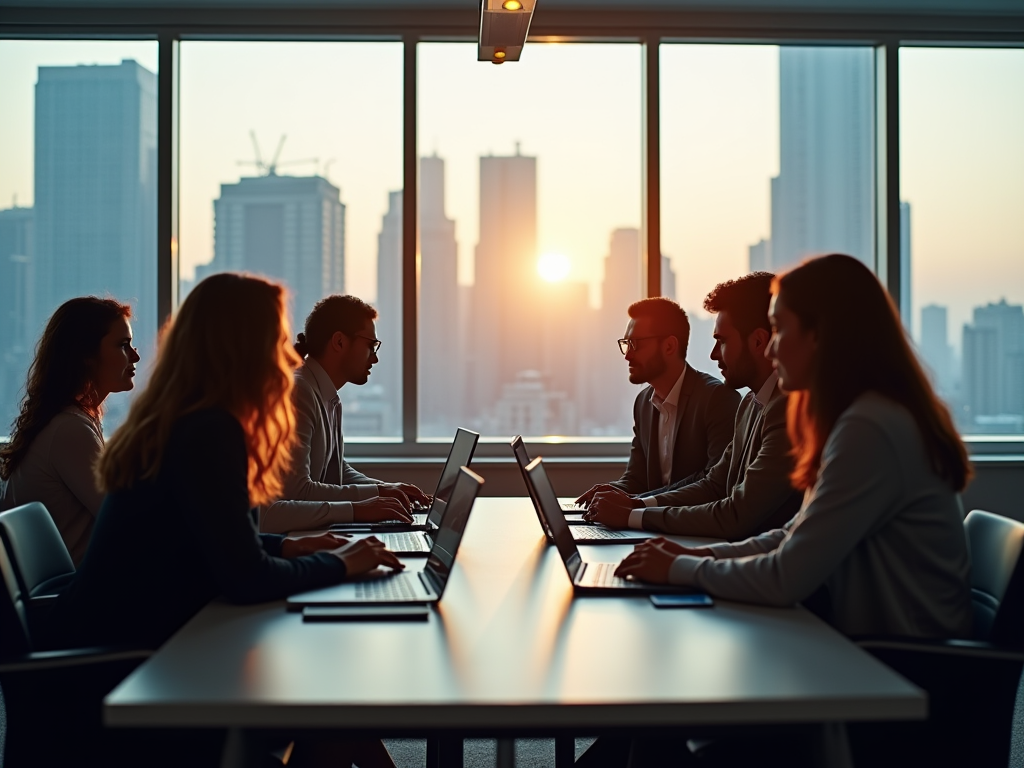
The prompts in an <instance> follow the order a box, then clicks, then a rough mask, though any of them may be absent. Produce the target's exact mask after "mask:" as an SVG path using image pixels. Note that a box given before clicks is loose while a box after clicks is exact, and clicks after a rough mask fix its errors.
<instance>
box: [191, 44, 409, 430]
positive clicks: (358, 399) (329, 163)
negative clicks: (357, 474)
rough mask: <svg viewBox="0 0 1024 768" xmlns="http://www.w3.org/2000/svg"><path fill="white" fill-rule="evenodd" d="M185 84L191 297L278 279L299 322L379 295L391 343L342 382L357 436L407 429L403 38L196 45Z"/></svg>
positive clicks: (381, 328)
mask: <svg viewBox="0 0 1024 768" xmlns="http://www.w3.org/2000/svg"><path fill="white" fill-rule="evenodd" d="M180 91H181V97H180V98H181V171H180V179H181V204H180V248H179V254H180V264H181V291H180V295H181V296H184V295H185V294H187V292H188V290H190V288H191V286H192V285H194V284H195V281H196V280H199V279H201V278H202V277H204V276H205V275H208V274H211V273H213V272H220V271H225V270H246V271H249V272H255V273H259V274H263V275H267V276H269V277H272V278H275V279H278V280H282V281H284V282H285V283H286V284H287V285H288V287H289V289H290V290H291V294H292V302H293V311H292V321H293V322H292V324H293V327H294V329H295V331H296V332H297V331H299V330H301V328H302V325H303V324H304V322H305V319H306V316H307V315H308V314H309V312H310V310H311V309H312V308H313V304H314V303H315V302H316V301H318V300H319V299H321V298H323V297H324V296H327V295H330V294H333V293H351V294H354V295H356V296H359V297H360V298H362V299H365V300H367V301H369V302H371V303H373V304H374V305H375V306H376V307H377V308H378V310H379V312H380V317H379V319H378V320H377V335H378V338H380V339H382V340H383V341H384V344H383V346H382V347H381V350H380V353H379V357H380V362H379V363H378V364H377V365H376V366H374V368H373V371H372V373H371V376H370V380H369V382H368V383H367V384H365V385H363V386H361V387H357V386H354V385H350V386H346V387H343V388H342V390H341V396H342V402H343V403H344V419H345V424H344V429H345V436H346V439H349V438H353V437H360V436H362V437H395V436H398V435H400V434H401V419H402V413H401V402H402V400H401V383H402V370H401V356H402V337H401V264H400V258H401V220H402V214H401V202H402V196H401V185H402V44H401V43H361V42H360V43H320V42H317V43H283V42H273V43H268V42H262V43H257V42H206V41H203V42H199V41H195V42H185V43H182V45H181V88H180Z"/></svg>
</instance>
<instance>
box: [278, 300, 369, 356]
mask: <svg viewBox="0 0 1024 768" xmlns="http://www.w3.org/2000/svg"><path fill="white" fill-rule="evenodd" d="M376 319H377V310H376V309H374V308H373V307H372V306H370V305H369V304H367V303H366V302H365V301H363V300H362V299H360V298H358V297H356V296H347V295H346V296H342V295H340V294H334V295H333V296H328V297H327V298H325V299H320V301H318V302H317V303H316V305H315V306H314V307H313V311H312V312H310V313H309V317H307V318H306V329H305V333H300V334H299V338H298V340H297V342H296V344H295V351H296V352H298V353H299V355H301V356H303V357H305V356H306V355H307V354H311V355H319V354H320V353H322V352H323V351H324V350H325V349H326V348H327V344H328V342H329V341H330V340H331V337H332V336H334V334H335V332H336V331H341V332H342V333H344V334H345V335H347V336H352V335H354V334H356V333H359V331H361V330H362V329H363V326H365V325H366V324H367V323H368V322H371V321H373V320H376Z"/></svg>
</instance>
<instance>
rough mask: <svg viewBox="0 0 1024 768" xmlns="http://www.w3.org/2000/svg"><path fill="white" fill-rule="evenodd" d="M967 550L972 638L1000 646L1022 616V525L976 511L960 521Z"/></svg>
mask: <svg viewBox="0 0 1024 768" xmlns="http://www.w3.org/2000/svg"><path fill="white" fill-rule="evenodd" d="M964 529H965V530H966V533H967V542H968V545H969V546H970V549H971V599H972V602H973V603H974V634H975V637H977V638H978V639H979V640H989V641H992V642H997V643H1000V644H1004V643H1005V642H1007V641H1008V640H1010V639H1011V638H1009V637H1008V633H1011V634H1012V632H1013V631H1014V630H1013V629H1012V628H1013V627H1015V626H1016V625H1017V624H1019V623H1020V620H1019V619H1017V618H1016V616H1015V615H1013V616H1011V614H1020V613H1021V612H1024V591H1022V590H1021V586H1024V585H1022V584H1020V582H1021V581H1022V578H1024V563H1022V558H1021V550H1022V549H1024V523H1020V522H1018V521H1016V520H1011V519H1010V518H1008V517H1003V516H1002V515H994V514H992V513H991V512H984V511H982V510H980V509H975V510H972V511H971V513H970V514H968V515H967V517H966V518H965V519H964Z"/></svg>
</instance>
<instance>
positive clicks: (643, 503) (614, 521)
mask: <svg viewBox="0 0 1024 768" xmlns="http://www.w3.org/2000/svg"><path fill="white" fill-rule="evenodd" d="M771 284H772V275H770V274H768V273H767V272H754V273H753V274H749V275H746V276H745V277H741V278H740V279H738V280H730V281H728V282H725V283H722V284H720V285H718V286H716V287H715V289H714V290H713V291H712V292H711V293H709V294H708V295H707V298H705V299H704V309H705V310H707V311H708V312H711V313H713V314H715V315H716V317H715V346H714V348H713V349H712V350H711V359H712V360H716V361H717V362H718V367H719V369H720V370H721V371H722V375H723V376H724V377H725V383H726V385H728V386H730V387H732V388H733V389H742V388H743V387H746V388H748V389H749V390H750V392H748V393H747V395H746V396H745V397H744V398H743V399H742V400H741V401H740V407H739V410H737V411H736V424H735V426H734V428H733V437H732V442H731V443H729V447H728V448H726V449H725V453H724V454H723V455H722V458H721V460H720V461H719V462H718V463H717V464H715V466H714V467H713V468H712V469H711V472H709V473H708V475H707V477H704V478H702V479H700V480H698V481H697V482H696V483H693V484H691V485H687V486H685V487H683V488H679V489H678V490H670V491H666V492H664V493H659V494H657V495H648V496H644V497H639V496H631V495H629V494H627V493H625V492H623V491H620V490H619V489H618V488H612V487H610V486H609V487H608V488H607V490H602V491H599V492H597V493H596V494H595V495H594V497H593V499H592V501H591V502H590V507H589V509H588V510H587V512H586V514H585V515H584V517H585V518H586V519H588V520H592V521H594V522H598V523H603V524H605V525H607V526H609V527H611V528H626V527H631V528H643V529H646V530H648V531H661V532H663V533H674V534H682V535H688V536H708V537H711V538H716V539H729V540H731V541H735V540H737V539H745V538H747V537H748V536H752V535H754V534H756V533H763V532H764V531H768V530H771V529H773V528H779V527H781V526H782V525H784V524H785V523H786V522H787V521H788V520H789V519H790V518H791V517H793V515H794V514H796V511H797V510H798V509H799V508H800V500H801V494H799V493H798V492H797V491H796V490H795V489H794V488H793V486H792V485H791V484H790V482H789V474H790V472H792V471H793V460H792V457H791V456H790V443H789V436H788V435H787V434H786V404H787V402H788V397H787V395H786V393H785V392H783V391H782V390H781V389H780V388H779V386H778V381H779V375H778V373H776V372H775V371H774V370H773V368H772V362H771V360H769V359H768V358H767V357H765V354H764V353H765V350H766V349H767V348H768V341H769V339H770V338H771V323H769V321H768V303H769V302H770V301H771Z"/></svg>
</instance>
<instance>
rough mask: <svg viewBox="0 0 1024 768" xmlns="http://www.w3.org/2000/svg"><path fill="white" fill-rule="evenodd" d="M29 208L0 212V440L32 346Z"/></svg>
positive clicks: (21, 385)
mask: <svg viewBox="0 0 1024 768" xmlns="http://www.w3.org/2000/svg"><path fill="white" fill-rule="evenodd" d="M32 224H33V215H32V209H31V208H11V209H8V210H5V211H0V437H3V436H6V435H7V434H8V428H9V427H10V425H11V423H12V422H13V421H14V419H15V417H16V416H17V414H18V401H19V400H20V395H21V394H22V393H23V390H24V386H25V374H26V372H27V370H28V366H29V364H30V363H31V362H32V351H33V346H34V344H35V334H34V332H33V331H34V329H33V327H32V323H33V317H34V312H33V306H32V304H33V286H32V278H33V226H32Z"/></svg>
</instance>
